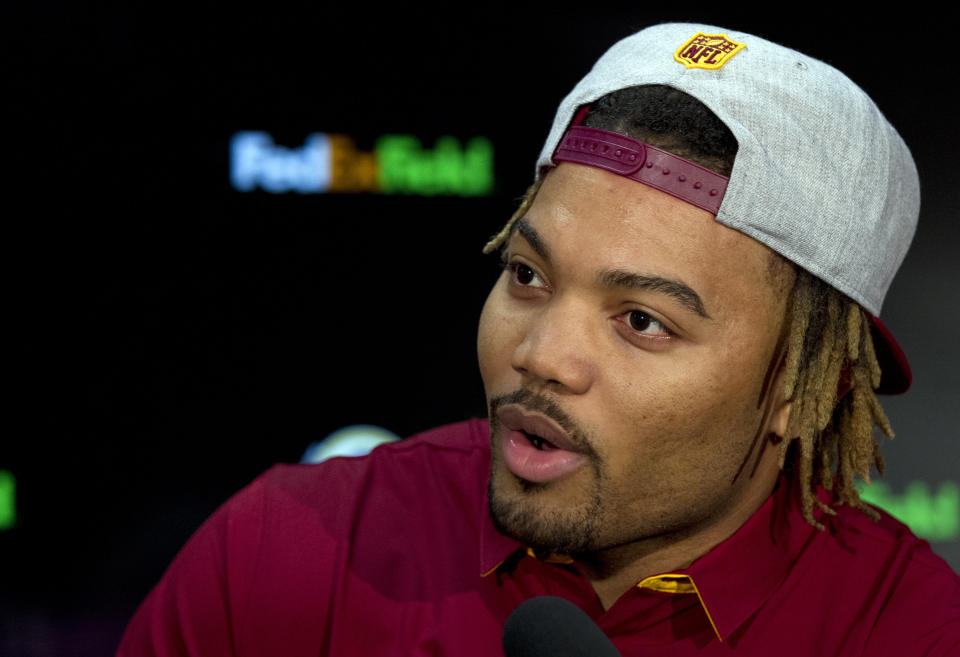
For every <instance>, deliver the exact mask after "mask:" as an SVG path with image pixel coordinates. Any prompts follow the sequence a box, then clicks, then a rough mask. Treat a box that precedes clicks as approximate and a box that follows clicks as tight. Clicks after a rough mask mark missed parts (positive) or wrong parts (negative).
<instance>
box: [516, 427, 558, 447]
mask: <svg viewBox="0 0 960 657" xmlns="http://www.w3.org/2000/svg"><path fill="white" fill-rule="evenodd" d="M522 433H523V435H524V436H526V438H527V440H529V441H530V444H531V445H533V446H534V447H536V448H537V449H538V450H540V451H541V452H545V451H549V450H553V449H559V447H557V446H556V445H554V444H553V443H551V442H550V441H549V440H547V439H546V438H544V437H542V436H538V435H536V434H534V433H529V432H527V431H523V432H522Z"/></svg>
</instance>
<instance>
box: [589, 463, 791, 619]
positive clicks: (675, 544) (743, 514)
mask: <svg viewBox="0 0 960 657" xmlns="http://www.w3.org/2000/svg"><path fill="white" fill-rule="evenodd" d="M774 484H775V481H774V482H771V483H770V485H769V486H759V487H757V488H756V489H755V490H756V492H755V493H754V494H752V495H749V496H747V497H745V498H742V499H741V501H740V503H739V504H738V506H737V507H735V508H732V509H730V510H728V512H727V513H724V514H723V515H722V517H721V518H719V519H717V520H715V521H713V522H709V523H707V524H705V525H702V526H699V527H696V528H693V529H691V530H688V531H686V532H683V533H681V534H677V533H673V534H669V535H663V536H655V537H652V538H648V539H643V540H640V541H634V542H631V543H626V544H624V545H618V546H614V547H611V548H607V549H604V550H599V551H597V552H591V553H588V554H579V555H576V556H575V558H574V560H575V562H576V564H577V567H578V568H579V570H580V572H581V573H582V574H583V576H584V577H586V578H587V580H589V582H590V584H591V586H593V590H594V591H595V592H596V594H597V597H598V598H599V600H600V604H601V605H603V608H604V610H607V609H609V608H610V607H611V606H612V605H613V603H614V602H616V601H617V599H619V598H620V596H621V595H623V594H624V593H625V592H627V591H629V590H630V589H631V588H633V587H634V586H636V585H637V584H638V583H640V582H641V581H643V580H644V579H645V578H647V577H650V576H652V575H662V574H666V573H671V572H675V571H677V570H681V569H685V568H687V567H689V566H690V564H692V563H693V562H694V561H695V560H696V559H698V558H699V557H701V556H703V555H704V554H706V553H707V552H709V551H710V550H712V549H713V548H714V547H716V546H717V545H719V544H720V543H722V542H723V541H725V540H727V539H728V538H730V537H731V536H732V535H733V534H734V533H735V532H736V531H737V530H738V529H739V528H740V527H741V526H742V525H743V524H744V523H745V522H746V521H747V520H748V519H749V518H750V516H752V515H753V514H754V513H755V512H756V510H757V509H759V508H760V506H761V505H762V504H763V503H764V502H765V501H766V500H767V498H769V497H770V494H771V492H772V491H773V488H774Z"/></svg>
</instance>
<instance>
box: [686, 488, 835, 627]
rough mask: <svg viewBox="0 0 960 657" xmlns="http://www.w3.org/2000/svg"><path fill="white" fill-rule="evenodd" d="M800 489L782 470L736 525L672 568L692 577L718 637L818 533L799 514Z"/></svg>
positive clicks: (758, 601) (767, 592)
mask: <svg viewBox="0 0 960 657" xmlns="http://www.w3.org/2000/svg"><path fill="white" fill-rule="evenodd" d="M821 492H823V491H821ZM799 493H800V492H799V490H797V483H796V480H795V478H788V477H786V476H785V475H781V476H780V479H779V481H778V482H777V486H776V488H775V489H774V491H773V494H772V495H771V496H770V497H769V498H768V499H767V501H766V502H764V503H763V505H761V506H760V508H759V509H757V510H756V512H754V514H753V515H752V516H750V518H749V519H748V520H747V521H746V522H745V523H744V524H743V526H741V527H740V529H738V530H737V531H736V532H735V533H734V534H733V535H732V536H731V537H730V538H728V539H727V540H725V541H723V542H722V543H720V544H719V545H717V546H716V547H714V548H713V549H712V550H710V551H709V552H707V553H706V554H705V555H703V556H702V557H700V558H699V559H697V560H696V561H694V562H693V563H692V564H691V565H690V567H689V568H687V569H685V570H680V571H677V572H683V573H686V574H687V575H689V576H690V578H691V580H693V582H694V584H695V585H696V588H697V592H698V594H699V595H700V600H701V601H702V603H703V605H704V606H705V607H706V608H707V611H708V614H709V615H710V618H711V619H712V620H713V623H714V626H715V628H716V630H717V632H718V634H719V635H720V636H721V638H722V639H724V640H725V639H726V638H727V637H729V636H730V635H731V634H732V633H733V632H734V631H736V629H737V628H738V627H740V625H742V624H743V622H744V621H746V620H747V619H748V618H749V617H750V616H752V615H753V614H754V613H755V612H756V611H757V610H758V609H759V608H760V606H761V605H762V604H763V603H764V602H765V601H766V600H767V599H768V598H769V597H770V596H771V594H773V592H774V591H776V589H777V588H778V587H779V586H780V584H781V583H782V582H783V580H784V579H785V578H786V576H787V574H788V573H789V572H790V570H791V568H792V567H793V564H794V563H795V562H796V560H797V559H798V558H799V556H800V554H801V553H802V552H803V550H804V547H805V546H806V545H807V544H808V543H810V542H811V541H812V539H813V538H814V537H815V536H816V534H817V533H818V532H817V530H816V529H815V528H814V527H813V526H811V525H810V524H809V523H808V522H807V521H806V520H805V519H804V517H803V513H802V511H801V506H800V495H799Z"/></svg>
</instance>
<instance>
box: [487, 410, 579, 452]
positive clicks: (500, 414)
mask: <svg viewBox="0 0 960 657" xmlns="http://www.w3.org/2000/svg"><path fill="white" fill-rule="evenodd" d="M497 419H498V420H499V421H500V423H501V424H502V425H503V427H504V428H505V429H508V430H510V431H522V432H524V433H527V434H532V435H534V436H538V437H540V438H543V439H544V440H546V441H547V442H549V443H551V444H552V445H553V446H554V447H556V448H557V449H562V450H566V451H568V452H582V451H583V450H582V449H580V448H579V447H578V446H577V444H576V443H575V442H574V441H573V439H571V438H570V435H569V434H568V433H567V432H566V430H564V429H563V427H561V426H560V425H559V424H557V422H556V421H555V420H554V419H553V418H550V417H548V416H546V415H544V414H542V413H539V412H537V411H531V410H528V409H525V408H524V407H523V406H521V405H519V404H508V405H506V406H502V407H500V408H499V409H498V410H497Z"/></svg>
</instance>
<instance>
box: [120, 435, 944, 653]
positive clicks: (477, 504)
mask: <svg viewBox="0 0 960 657" xmlns="http://www.w3.org/2000/svg"><path fill="white" fill-rule="evenodd" d="M489 464H490V438H489V429H488V426H487V423H486V422H485V421H479V420H474V421H471V422H465V423H462V424H456V425H451V426H447V427H441V428H439V429H435V430H433V431H430V432H427V433H425V434H421V435H419V436H416V437H414V438H410V439H408V440H405V441H402V442H398V443H393V444H390V445H385V446H383V447H380V448H378V449H376V450H374V452H372V453H371V454H370V455H368V456H365V457H360V458H338V459H333V460H330V461H327V462H325V463H322V464H320V465H294V466H289V465H286V466H277V467H275V468H273V469H271V470H269V471H268V472H267V473H266V474H264V475H263V476H261V477H260V478H258V479H257V480H256V481H254V482H253V483H252V484H251V485H250V486H248V487H247V488H246V489H244V490H243V491H241V492H240V493H239V494H238V495H236V496H235V497H233V498H232V499H231V500H230V501H228V502H227V503H226V504H225V505H224V506H223V507H221V508H220V509H219V510H218V511H217V512H216V513H215V514H214V515H213V516H212V517H211V518H210V519H209V520H208V521H207V522H206V523H205V524H204V525H203V526H202V527H201V528H200V529H199V530H198V531H197V533H196V534H195V535H194V536H193V537H192V538H191V539H190V541H189V542H188V543H187V545H186V546H185V547H184V548H183V550H182V551H181V552H180V554H179V555H178V556H177V558H176V559H175V560H174V562H173V564H172V565H171V566H170V568H169V570H168V571H167V572H166V574H165V575H164V576H163V579H162V580H161V581H160V583H159V584H158V585H157V586H156V588H155V589H154V590H153V591H152V592H151V593H150V595H149V597H148V598H147V599H146V601H145V602H144V603H143V605H142V606H141V607H140V609H139V610H138V611H137V613H136V615H135V616H134V618H133V620H132V621H131V623H130V626H129V627H128V628H127V631H126V634H125V635H124V637H123V642H122V644H121V646H120V649H119V652H118V655H121V656H123V657H147V656H151V655H163V656H165V657H166V656H173V655H194V656H198V657H199V656H203V657H214V656H220V655H242V656H244V657H255V656H256V657H294V656H300V655H303V656H307V655H311V656H316V655H350V656H358V655H359V656H362V655H370V656H376V657H385V656H388V655H397V656H404V657H407V656H411V655H455V656H458V657H470V656H473V655H476V656H478V657H479V656H481V655H482V656H484V657H489V656H490V655H499V654H502V652H501V646H500V641H501V632H502V627H503V623H504V621H505V620H506V618H507V616H508V615H509V614H510V612H511V611H512V610H513V609H514V608H516V607H517V605H519V604H520V603H521V602H523V601H524V600H526V599H528V598H531V597H533V596H539V595H554V596H561V597H564V598H567V599H568V600H571V601H572V602H574V603H575V604H577V605H578V606H579V607H580V608H582V609H583V610H584V611H586V612H587V614H589V615H590V616H591V617H592V618H593V619H594V621H595V622H596V623H597V624H598V625H599V626H600V628H601V629H603V631H604V632H605V633H606V634H607V636H609V637H610V639H611V640H612V641H613V643H614V645H616V647H617V648H618V649H619V650H620V652H621V654H623V655H625V656H626V655H657V656H658V657H659V656H669V655H693V654H697V655H720V654H723V655H726V654H729V653H730V652H731V651H733V652H734V653H736V654H738V655H763V656H765V657H767V656H769V655H776V656H777V657H790V656H793V655H804V656H810V655H816V656H818V657H825V656H829V655H843V656H844V657H850V656H853V655H896V656H897V657H903V656H907V655H928V656H933V655H957V654H960V578H958V577H957V575H956V574H955V573H953V572H952V571H951V569H950V568H949V567H948V566H947V565H946V563H945V562H944V561H943V560H942V559H940V558H939V557H937V556H936V555H934V554H933V553H932V552H931V551H930V548H929V546H928V545H927V543H926V542H924V541H922V540H920V539H918V538H916V537H915V536H914V535H913V534H911V533H910V531H909V530H908V529H907V528H906V527H905V526H904V525H903V524H901V523H899V522H897V521H896V520H894V519H892V518H890V517H889V516H887V515H883V517H882V519H881V520H880V522H877V523H874V522H873V521H872V520H870V519H869V518H867V517H866V516H864V515H863V514H861V513H860V512H857V511H855V510H852V509H850V508H847V507H841V508H840V509H839V510H838V515H837V517H836V518H834V519H832V520H830V521H829V531H827V532H819V531H817V530H815V529H814V528H812V527H811V526H810V525H808V524H807V522H806V521H805V520H804V519H803V517H802V516H801V514H800V511H799V508H798V505H797V502H796V499H795V496H794V494H793V491H791V486H789V485H788V484H787V483H786V481H785V480H781V483H780V484H779V485H778V487H777V489H776V491H775V492H774V494H773V495H772V496H771V498H770V499H769V500H767V502H766V503H765V504H764V505H763V506H762V507H761V508H760V509H759V510H758V511H757V512H756V513H755V514H754V515H753V516H752V517H751V518H750V520H748V521H747V522H746V524H744V525H743V527H741V528H740V530H738V531H737V533H735V534H734V535H733V536H732V537H730V538H729V539H728V540H726V541H724V542H723V543H721V544H720V545H718V546H717V547H716V548H714V549H713V550H711V551H710V552H709V553H707V554H705V555H704V556H702V557H701V558H700V559H698V560H697V561H696V562H694V563H693V565H691V566H690V567H689V568H686V569H682V570H678V571H675V572H672V573H664V574H662V575H660V576H657V577H652V578H647V579H646V580H644V581H643V582H640V583H638V586H637V587H634V588H632V589H630V590H629V591H627V592H626V593H625V594H624V595H623V596H622V597H621V598H620V599H619V600H617V602H616V603H615V604H614V605H613V606H612V607H611V608H610V609H608V610H607V611H604V610H603V608H602V607H601V605H600V603H599V601H598V599H597V596H596V594H595V593H594V592H593V589H592V588H591V587H590V584H589V582H588V581H587V580H586V579H584V578H583V577H581V576H580V574H579V573H578V571H577V569H576V566H575V565H574V564H571V563H563V561H564V559H560V558H554V559H547V560H542V561H540V560H537V559H536V558H534V557H533V556H531V555H529V554H527V551H526V549H525V548H524V546H522V545H520V544H518V543H517V542H516V541H514V540H512V539H509V538H507V537H505V536H502V535H500V534H499V533H498V532H497V531H496V530H495V529H494V528H493V526H492V524H491V522H490V519H489V515H488V510H487V500H486V486H487V477H488V473H489V468H490V465H489ZM824 499H826V498H825V497H824Z"/></svg>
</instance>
